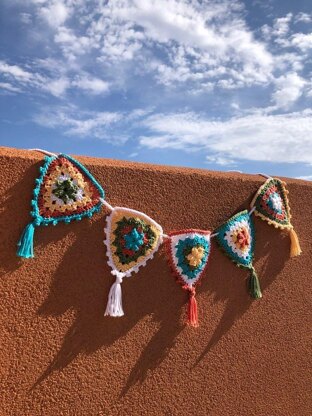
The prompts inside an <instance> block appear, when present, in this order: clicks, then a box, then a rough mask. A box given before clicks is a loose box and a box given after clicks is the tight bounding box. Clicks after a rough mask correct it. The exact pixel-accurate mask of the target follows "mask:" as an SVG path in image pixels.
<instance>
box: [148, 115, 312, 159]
mask: <svg viewBox="0 0 312 416" xmlns="http://www.w3.org/2000/svg"><path fill="white" fill-rule="evenodd" d="M144 125H145V126H146V127H147V128H148V129H149V131H150V135H148V136H147V135H145V136H142V137H141V138H140V144H141V146H144V147H148V148H151V149H157V148H158V149H159V148H160V149H181V150H185V151H189V150H193V151H194V150H197V151H201V152H207V155H208V161H209V160H210V161H212V160H213V159H215V161H216V163H218V162H219V164H223V162H224V163H225V160H228V159H230V161H231V163H232V162H234V161H236V162H238V161H240V160H249V161H265V162H275V163H307V164H312V140H311V131H312V111H311V110H305V111H302V112H295V113H287V114H280V115H266V114H262V113H254V114H250V115H247V116H241V117H233V118H230V119H228V120H224V121H219V120H209V119H208V120H207V119H206V118H204V117H203V116H200V115H198V114H194V113H179V114H156V115H152V116H149V117H147V118H146V119H145V121H144ZM220 155H222V156H220ZM220 162H221V163H220Z"/></svg>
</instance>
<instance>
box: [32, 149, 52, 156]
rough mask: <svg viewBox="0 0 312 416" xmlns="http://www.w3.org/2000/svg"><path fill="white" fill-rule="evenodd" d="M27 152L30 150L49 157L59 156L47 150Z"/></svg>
mask: <svg viewBox="0 0 312 416" xmlns="http://www.w3.org/2000/svg"><path fill="white" fill-rule="evenodd" d="M27 150H30V151H32V152H40V153H43V154H44V155H47V156H57V153H52V152H48V151H47V150H43V149H27Z"/></svg>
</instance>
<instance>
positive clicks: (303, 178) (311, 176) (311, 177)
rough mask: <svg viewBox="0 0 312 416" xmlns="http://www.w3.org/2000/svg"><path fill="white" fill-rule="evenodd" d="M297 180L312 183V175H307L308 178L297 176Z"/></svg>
mask: <svg viewBox="0 0 312 416" xmlns="http://www.w3.org/2000/svg"><path fill="white" fill-rule="evenodd" d="M296 179H302V180H304V181H312V175H306V176H297V178H296Z"/></svg>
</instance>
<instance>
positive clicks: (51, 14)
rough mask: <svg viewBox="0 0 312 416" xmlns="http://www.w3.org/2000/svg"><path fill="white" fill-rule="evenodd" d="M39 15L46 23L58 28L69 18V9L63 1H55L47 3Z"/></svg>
mask: <svg viewBox="0 0 312 416" xmlns="http://www.w3.org/2000/svg"><path fill="white" fill-rule="evenodd" d="M39 15H40V16H41V17H42V18H43V19H44V20H46V22H47V23H48V24H49V25H50V26H52V27H54V28H56V27H58V26H60V25H62V24H63V23H64V22H65V21H66V19H67V18H68V16H69V9H68V7H67V6H66V5H65V3H64V2H63V1H60V0H54V1H49V2H47V3H45V5H44V6H41V7H40V8H39Z"/></svg>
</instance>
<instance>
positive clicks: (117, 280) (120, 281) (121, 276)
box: [115, 273, 123, 284]
mask: <svg viewBox="0 0 312 416" xmlns="http://www.w3.org/2000/svg"><path fill="white" fill-rule="evenodd" d="M122 279H123V274H122V273H118V274H117V275H116V280H115V283H119V284H120V283H122Z"/></svg>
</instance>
